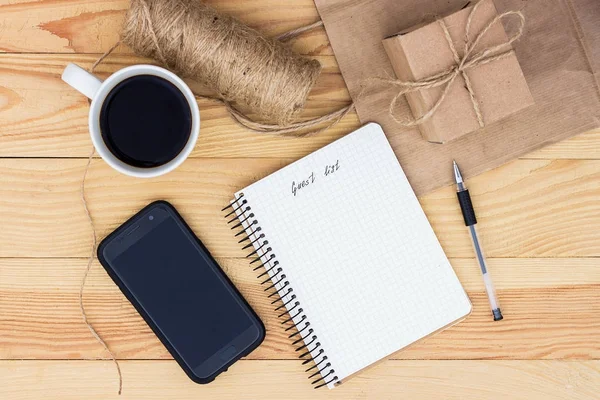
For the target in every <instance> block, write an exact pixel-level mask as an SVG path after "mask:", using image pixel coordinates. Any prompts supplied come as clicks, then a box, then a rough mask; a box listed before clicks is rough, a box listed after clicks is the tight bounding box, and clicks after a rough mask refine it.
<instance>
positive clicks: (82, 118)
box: [0, 54, 359, 158]
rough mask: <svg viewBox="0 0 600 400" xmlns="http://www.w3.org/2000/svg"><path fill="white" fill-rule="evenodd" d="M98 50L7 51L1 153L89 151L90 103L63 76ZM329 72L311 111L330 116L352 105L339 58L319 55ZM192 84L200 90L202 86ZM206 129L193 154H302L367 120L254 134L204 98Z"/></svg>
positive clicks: (0, 96) (0, 74)
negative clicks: (303, 131) (291, 134)
mask: <svg viewBox="0 0 600 400" xmlns="http://www.w3.org/2000/svg"><path fill="white" fill-rule="evenodd" d="M97 58H98V55H71V54H43V55H30V54H27V55H24V54H9V55H7V54H4V55H0V113H2V118H0V157H15V156H16V157H87V155H88V154H89V152H90V149H91V146H92V144H91V140H90V137H89V133H88V124H87V118H88V112H89V103H88V101H87V99H86V98H85V97H84V96H83V95H81V94H80V93H78V92H76V91H75V90H73V89H72V88H71V87H69V86H68V85H66V84H65V83H64V82H63V81H62V80H61V79H60V76H61V74H62V71H63V69H64V67H65V65H66V64H67V63H69V62H75V63H77V64H79V65H81V66H82V67H85V68H88V67H90V66H91V65H92V64H93V62H94V61H95V60H96V59H97ZM317 58H318V59H319V61H320V62H321V63H322V64H323V66H324V70H323V73H322V75H321V77H320V78H319V80H318V82H317V84H316V86H315V88H314V89H313V91H312V92H311V95H310V97H309V99H308V102H307V105H306V108H305V110H304V111H303V114H302V116H303V117H315V116H320V115H325V114H326V113H329V112H331V111H334V110H337V109H339V108H341V107H343V106H345V105H346V104H348V103H349V101H350V100H349V95H348V93H347V91H346V88H345V86H344V82H343V79H342V77H341V75H340V73H339V70H338V69H337V65H336V64H335V59H334V57H333V56H319V57H317ZM148 61H149V60H147V59H143V58H139V57H133V56H126V55H125V56H123V55H121V56H114V57H112V56H111V57H110V58H109V59H108V60H107V62H106V63H105V64H102V65H101V66H100V67H99V68H98V73H99V74H100V76H102V77H106V76H108V75H109V74H110V73H112V72H114V71H116V70H118V69H121V68H123V67H126V66H128V65H131V64H136V63H143V62H148ZM188 82H189V83H190V84H191V86H192V88H193V89H194V90H195V91H197V92H200V93H206V90H205V89H203V88H202V87H201V86H200V85H199V84H197V83H194V82H192V81H189V80H188ZM199 107H200V114H201V119H202V122H201V124H202V127H201V132H200V138H199V140H198V143H197V145H196V148H195V150H194V152H193V153H192V157H293V158H298V157H302V156H304V155H306V154H308V153H310V152H312V151H314V150H316V149H318V148H320V147H322V146H324V145H325V144H328V143H330V142H331V141H333V140H335V139H337V138H339V137H341V136H342V135H344V134H346V133H348V132H350V131H351V130H353V129H355V128H356V127H358V126H359V123H358V119H357V117H356V115H355V114H352V115H349V116H347V117H346V118H344V120H343V121H341V122H340V123H339V124H338V125H337V126H335V127H334V128H332V129H329V130H328V131H326V132H322V133H321V134H319V135H317V136H315V137H309V138H304V139H293V138H291V139H287V140H286V139H283V138H280V137H273V136H269V135H265V134H260V133H256V132H251V131H249V130H247V129H244V128H242V127H240V126H238V125H237V124H235V123H234V122H233V120H232V119H231V117H230V116H229V114H228V113H227V111H226V110H225V108H224V107H223V106H221V105H220V104H217V103H215V102H212V101H209V100H200V101H199Z"/></svg>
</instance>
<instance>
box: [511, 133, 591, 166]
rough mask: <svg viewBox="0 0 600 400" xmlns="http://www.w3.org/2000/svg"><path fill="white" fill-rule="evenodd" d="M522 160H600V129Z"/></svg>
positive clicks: (542, 149)
mask: <svg viewBox="0 0 600 400" xmlns="http://www.w3.org/2000/svg"><path fill="white" fill-rule="evenodd" d="M522 158H538V159H550V158H554V159H559V158H563V159H564V158H572V159H575V158H579V159H584V158H587V159H600V129H595V130H593V131H590V132H586V133H582V134H581V135H577V136H574V137H572V138H569V139H567V140H563V141H561V142H558V143H554V144H551V145H550V146H546V147H543V148H541V149H540V150H537V151H534V152H533V153H529V154H527V155H525V156H524V157H522Z"/></svg>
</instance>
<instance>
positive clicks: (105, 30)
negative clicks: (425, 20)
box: [0, 0, 333, 55]
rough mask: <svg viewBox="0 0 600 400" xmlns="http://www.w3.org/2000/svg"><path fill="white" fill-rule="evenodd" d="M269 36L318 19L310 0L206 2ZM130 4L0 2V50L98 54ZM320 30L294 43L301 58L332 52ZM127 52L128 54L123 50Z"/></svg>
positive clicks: (108, 0)
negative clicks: (306, 55) (304, 55)
mask: <svg viewBox="0 0 600 400" xmlns="http://www.w3.org/2000/svg"><path fill="white" fill-rule="evenodd" d="M205 2H206V3H208V4H210V5H212V6H213V7H214V8H216V9H217V10H219V11H220V12H223V13H227V14H229V15H233V16H235V17H237V18H238V19H240V20H241V21H243V22H244V23H246V24H248V25H250V26H251V27H253V28H255V29H257V30H259V31H260V32H262V33H263V34H265V35H267V36H276V35H278V34H281V33H284V32H287V31H289V30H291V29H294V28H298V27H300V26H304V25H308V24H311V23H313V22H315V21H318V20H319V15H318V13H317V10H316V8H315V5H314V3H313V1H312V0H283V1H282V0H262V1H260V2H255V1H225V2H224V1H219V0H205ZM128 7H129V1H128V0H101V1H88V0H53V1H36V2H32V1H30V0H13V1H9V2H8V3H6V2H4V4H0V20H2V21H3V24H2V36H0V51H4V52H29V53H37V52H43V53H48V52H52V53H102V52H104V51H106V50H107V49H109V48H110V47H111V46H112V45H113V44H114V43H116V42H117V41H118V40H119V34H120V31H121V26H122V25H123V20H124V16H125V11H126V10H127V8H128ZM326 38H327V36H326V34H325V30H324V29H323V28H321V29H316V30H314V31H313V32H310V33H307V34H304V35H303V36H302V37H301V38H298V39H296V40H294V42H293V45H292V46H293V48H294V49H295V50H297V51H300V52H302V53H304V54H310V55H324V54H329V55H331V54H333V52H332V50H331V47H330V46H329V44H328V41H327V40H326ZM124 51H128V52H131V51H130V50H124Z"/></svg>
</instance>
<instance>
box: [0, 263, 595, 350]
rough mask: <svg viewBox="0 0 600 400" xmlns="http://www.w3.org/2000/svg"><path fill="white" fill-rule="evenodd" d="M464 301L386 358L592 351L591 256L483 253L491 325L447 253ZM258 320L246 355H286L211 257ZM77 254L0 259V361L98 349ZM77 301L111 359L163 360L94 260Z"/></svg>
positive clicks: (255, 299)
mask: <svg viewBox="0 0 600 400" xmlns="http://www.w3.org/2000/svg"><path fill="white" fill-rule="evenodd" d="M451 262H452V265H453V266H454V268H455V270H456V272H457V274H458V276H459V278H460V280H461V282H462V283H463V285H464V287H465V289H466V290H467V292H468V294H469V296H470V298H471V301H472V302H473V313H472V314H471V315H470V316H469V318H467V320H466V321H464V322H462V323H460V324H459V325H456V326H454V327H452V328H450V329H448V330H446V331H444V332H442V333H440V334H439V335H436V336H434V337H432V338H430V339H428V340H426V341H424V342H422V343H417V344H415V345H414V346H412V347H410V348H409V349H407V350H405V351H401V352H399V353H397V354H396V355H395V356H394V358H401V359H524V358H526V359H533V358H544V359H557V358H562V359H565V358H575V359H581V358H584V359H588V358H597V357H600V337H599V336H598V335H597V332H598V331H599V330H600V269H598V268H597V259H585V258H581V259H492V260H490V268H491V271H492V273H493V276H494V278H495V281H496V287H497V289H498V293H499V298H500V302H501V304H502V310H503V312H504V315H505V317H506V319H505V320H504V321H502V323H495V322H494V321H493V320H492V319H491V317H490V312H489V305H488V303H487V298H486V296H485V292H484V287H483V281H482V279H481V276H480V272H479V269H478V267H477V265H476V264H475V261H474V260H473V259H452V260H451ZM219 263H220V264H221V265H222V266H223V268H224V270H225V271H226V272H227V274H228V275H229V277H230V278H231V279H232V281H233V282H234V284H235V285H236V287H238V288H239V289H240V291H241V292H242V294H243V295H244V296H245V298H246V299H247V300H248V302H249V303H250V305H251V306H252V307H253V308H254V309H255V310H256V311H257V313H258V314H259V315H260V317H261V319H262V320H263V321H264V323H265V325H266V328H267V337H266V339H265V342H264V343H263V344H262V345H261V346H260V347H259V348H258V349H257V350H255V351H254V352H253V353H252V354H251V355H250V356H249V358H250V359H294V358H296V357H297V353H295V352H294V347H293V346H292V345H291V341H290V340H289V339H288V337H287V336H288V335H289V332H288V333H285V332H284V327H282V326H281V323H280V322H281V319H278V318H277V315H278V314H279V313H277V312H275V311H274V308H275V306H273V305H271V299H267V295H266V294H265V293H264V291H263V287H261V286H260V284H259V281H258V280H257V279H256V276H257V275H258V273H260V272H258V273H257V272H253V271H252V268H250V267H249V265H248V262H247V261H246V260H245V259H219ZM85 265H86V260H85V259H0V359H79V358H84V359H94V358H102V357H106V354H105V353H104V352H103V349H102V347H101V346H100V345H99V344H98V343H97V342H96V340H95V339H94V338H93V337H92V336H91V335H90V333H89V331H88V330H87V327H86V326H85V325H84V324H83V321H82V319H81V314H80V311H79V303H78V294H79V285H80V283H81V277H82V273H83V271H84V268H85ZM84 299H85V301H84V304H85V305H86V310H87V311H88V315H89V318H90V321H91V322H92V323H93V324H94V326H95V327H96V329H97V330H98V332H99V333H100V334H101V335H102V337H104V338H105V339H106V341H107V342H108V343H109V345H110V347H111V349H112V350H113V351H114V352H115V353H116V355H117V357H118V358H121V359H155V358H160V359H167V358H170V356H169V354H168V353H167V351H166V350H165V349H164V347H163V346H162V345H161V344H160V342H159V341H158V339H157V338H156V337H155V336H154V334H153V333H152V332H151V330H150V329H149V328H148V327H147V326H146V324H145V323H144V321H143V320H142V319H141V317H140V316H139V315H138V314H137V313H136V312H135V310H134V308H133V307H132V306H131V305H130V304H129V302H128V301H127V299H125V297H124V296H123V295H122V294H121V292H120V291H119V289H118V288H117V287H116V286H115V285H114V284H113V283H112V281H111V280H110V278H109V277H108V276H107V275H106V273H105V272H104V270H103V269H102V267H101V266H100V265H99V264H97V263H95V264H94V266H93V269H92V272H91V274H90V279H89V281H88V285H87V286H86V290H85V296H84Z"/></svg>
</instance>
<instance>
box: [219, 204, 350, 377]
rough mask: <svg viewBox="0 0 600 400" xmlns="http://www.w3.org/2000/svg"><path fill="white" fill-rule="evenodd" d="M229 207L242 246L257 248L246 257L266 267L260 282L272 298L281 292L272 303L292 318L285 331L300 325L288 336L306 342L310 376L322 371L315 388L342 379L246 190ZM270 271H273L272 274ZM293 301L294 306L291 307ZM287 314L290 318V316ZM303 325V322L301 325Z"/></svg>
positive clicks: (299, 349) (304, 353)
mask: <svg viewBox="0 0 600 400" xmlns="http://www.w3.org/2000/svg"><path fill="white" fill-rule="evenodd" d="M228 209H231V211H229V212H228V213H227V215H225V219H227V218H229V217H232V216H233V217H232V218H231V219H230V220H229V221H227V223H228V224H234V225H233V226H232V227H231V229H232V230H235V229H238V228H239V229H240V231H239V232H238V233H236V234H235V236H236V237H238V236H242V235H245V236H244V237H242V239H240V240H239V242H238V243H240V244H242V243H244V242H248V243H247V244H246V245H244V246H243V247H242V249H243V250H246V249H252V248H253V250H254V251H252V252H251V253H250V254H248V255H247V256H246V258H250V257H253V256H254V257H255V258H254V259H253V260H252V261H250V265H252V264H255V263H260V264H257V266H256V267H255V268H254V269H253V271H258V270H259V269H261V268H264V271H263V272H262V273H261V274H260V275H258V276H257V278H258V279H261V278H263V277H266V279H264V280H262V281H261V282H260V284H261V285H268V286H267V287H265V292H269V291H272V293H270V294H269V296H268V298H271V297H274V296H277V298H276V299H275V300H273V301H272V302H271V304H272V305H275V304H277V303H278V302H281V304H280V305H279V306H278V307H276V308H275V311H276V312H278V311H280V310H281V311H282V312H281V313H280V314H278V316H277V317H278V318H280V319H282V320H283V321H282V322H281V324H282V325H286V324H289V323H290V322H291V325H290V326H289V327H287V328H285V332H288V331H290V330H292V329H293V328H294V327H296V332H294V333H292V334H290V335H289V336H288V337H289V338H290V339H293V338H295V337H297V338H296V339H295V340H294V341H293V342H292V345H294V346H295V345H297V344H302V342H304V344H303V345H302V346H300V347H297V348H296V349H295V350H296V352H302V354H300V355H299V356H298V358H300V359H301V360H303V362H302V365H306V364H309V363H311V362H313V365H312V366H311V367H310V368H308V369H307V370H306V372H310V371H314V372H313V373H312V374H311V375H310V376H309V377H308V379H312V378H314V377H316V376H318V375H321V377H320V378H318V379H316V380H314V381H312V382H311V384H312V385H313V386H314V388H315V389H318V388H320V387H323V386H327V385H329V384H330V383H338V382H339V380H338V377H337V376H336V375H335V369H333V366H332V364H331V361H330V360H329V359H328V357H327V354H326V352H325V350H324V349H323V348H322V347H321V343H320V342H319V339H318V336H317V334H316V333H315V332H314V329H313V328H312V327H311V326H310V321H309V320H308V317H307V316H306V314H305V313H304V310H303V309H302V305H301V303H300V299H297V298H296V294H294V288H293V287H291V285H290V282H289V281H288V280H286V275H285V273H284V271H283V268H282V267H280V266H279V261H278V260H277V256H276V255H275V253H273V249H272V248H271V247H269V241H268V239H267V237H266V234H265V232H263V230H262V227H261V226H260V224H259V222H258V220H257V219H256V217H255V215H254V213H253V212H252V206H251V205H250V204H249V203H248V200H247V199H245V198H244V194H243V193H240V195H239V196H237V197H236V198H234V199H233V201H232V202H231V203H230V204H229V205H228V206H227V207H225V208H223V209H222V210H221V211H222V212H224V211H227V210H228ZM236 221H237V222H236ZM244 224H245V227H244ZM269 273H272V274H271V275H269ZM269 283H270V284H269ZM279 284H282V285H281V287H280V288H279V289H277V285H279ZM290 305H291V307H289V308H288V306H290ZM292 314H293V315H292ZM286 315H287V316H288V318H286ZM298 317H300V320H299V321H298V323H297V324H296V323H294V319H296V318H298ZM300 325H303V326H302V327H300ZM317 349H318V351H317ZM315 351H317V353H316V354H315V355H314V357H313V356H312V353H314V352H315ZM306 357H308V358H306ZM340 383H341V382H340Z"/></svg>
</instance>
